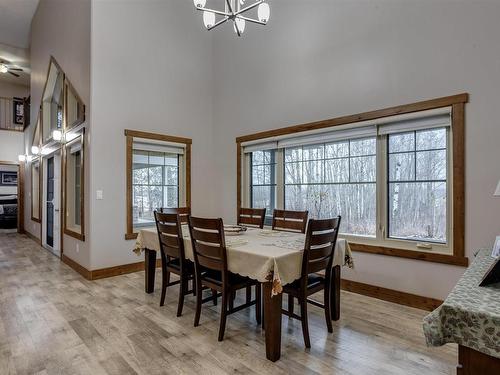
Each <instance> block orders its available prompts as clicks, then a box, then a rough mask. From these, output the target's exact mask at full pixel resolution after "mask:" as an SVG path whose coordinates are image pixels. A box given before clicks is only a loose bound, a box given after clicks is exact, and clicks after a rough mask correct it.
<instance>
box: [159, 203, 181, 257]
mask: <svg viewBox="0 0 500 375" xmlns="http://www.w3.org/2000/svg"><path fill="white" fill-rule="evenodd" d="M155 221H156V229H157V231H158V240H159V242H160V251H161V255H162V256H169V257H173V258H179V259H181V261H182V263H183V262H184V260H185V259H186V258H185V253H184V240H183V236H182V227H181V218H180V216H179V215H177V214H175V213H173V214H172V213H163V212H158V211H155Z"/></svg>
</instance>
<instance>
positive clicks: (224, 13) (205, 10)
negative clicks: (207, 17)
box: [196, 7, 231, 17]
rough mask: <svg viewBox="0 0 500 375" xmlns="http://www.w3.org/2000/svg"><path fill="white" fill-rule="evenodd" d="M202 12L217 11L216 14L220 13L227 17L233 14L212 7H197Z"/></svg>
mask: <svg viewBox="0 0 500 375" xmlns="http://www.w3.org/2000/svg"><path fill="white" fill-rule="evenodd" d="M196 9H198V10H200V11H202V12H211V13H215V14H220V15H221V16H226V17H229V16H231V13H226V12H221V11H220V10H215V9H210V8H202V7H200V8H196Z"/></svg>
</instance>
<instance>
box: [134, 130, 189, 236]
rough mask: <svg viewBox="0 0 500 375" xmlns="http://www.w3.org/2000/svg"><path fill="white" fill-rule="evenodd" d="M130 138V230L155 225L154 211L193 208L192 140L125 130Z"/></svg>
mask: <svg viewBox="0 0 500 375" xmlns="http://www.w3.org/2000/svg"><path fill="white" fill-rule="evenodd" d="M125 136H126V141H127V233H126V234H125V238H126V239H133V238H135V237H137V232H138V230H139V229H140V228H142V227H151V226H154V225H155V218H154V211H155V210H158V209H160V208H167V207H189V206H190V199H191V194H190V193H191V188H190V185H191V183H190V182H191V178H190V177H191V176H190V175H189V173H190V170H191V167H190V163H191V139H189V138H181V137H174V136H168V135H163V134H154V133H146V132H142V131H135V130H125Z"/></svg>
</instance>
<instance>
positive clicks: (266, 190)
mask: <svg viewBox="0 0 500 375" xmlns="http://www.w3.org/2000/svg"><path fill="white" fill-rule="evenodd" d="M250 162H251V167H250V169H251V173H250V180H251V183H250V185H251V188H250V195H251V207H252V208H266V216H268V218H270V217H272V214H273V210H274V208H275V207H276V159H275V151H274V150H265V151H255V152H252V154H251V159H250Z"/></svg>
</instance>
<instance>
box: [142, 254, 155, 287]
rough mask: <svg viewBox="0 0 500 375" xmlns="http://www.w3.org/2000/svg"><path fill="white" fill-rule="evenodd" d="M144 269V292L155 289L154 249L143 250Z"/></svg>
mask: <svg viewBox="0 0 500 375" xmlns="http://www.w3.org/2000/svg"><path fill="white" fill-rule="evenodd" d="M144 270H145V271H146V272H145V286H146V288H145V289H146V293H153V292H154V291H155V271H156V251H154V250H149V249H145V250H144Z"/></svg>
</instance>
